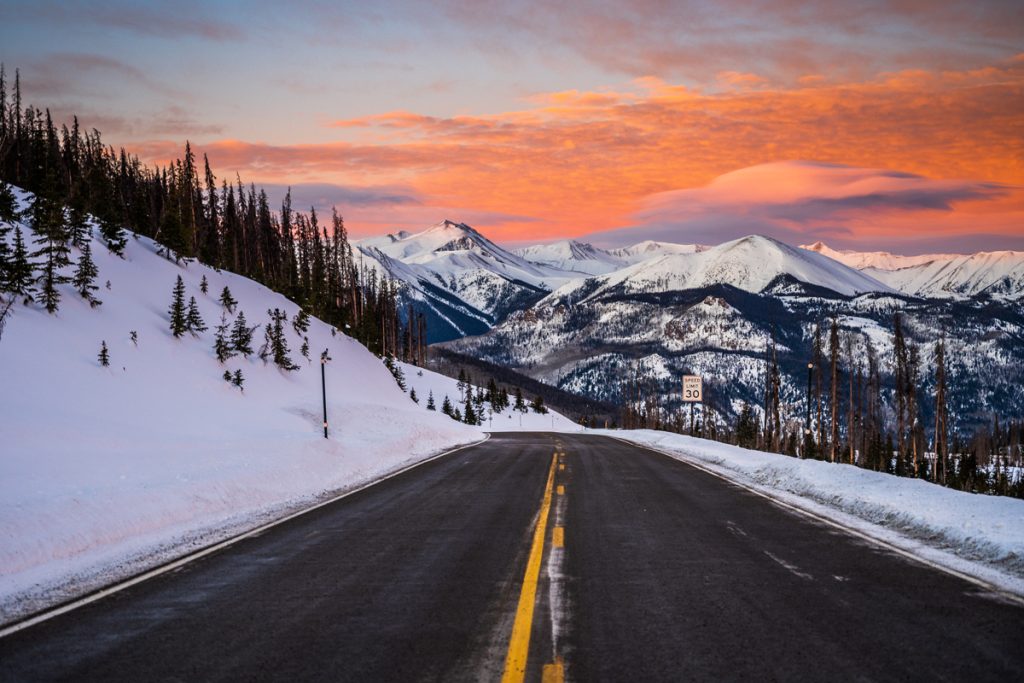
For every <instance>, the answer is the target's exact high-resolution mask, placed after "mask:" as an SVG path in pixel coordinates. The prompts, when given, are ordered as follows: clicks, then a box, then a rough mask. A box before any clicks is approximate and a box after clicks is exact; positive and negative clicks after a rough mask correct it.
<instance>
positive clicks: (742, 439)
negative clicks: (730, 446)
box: [736, 401, 757, 448]
mask: <svg viewBox="0 0 1024 683" xmlns="http://www.w3.org/2000/svg"><path fill="white" fill-rule="evenodd" d="M736 445H737V446H739V447H740V448H754V447H755V446H757V420H756V419H755V418H754V411H753V409H752V408H751V407H750V404H749V403H747V402H746V401H744V402H743V407H742V408H741V409H740V417H739V420H738V421H737V422H736Z"/></svg>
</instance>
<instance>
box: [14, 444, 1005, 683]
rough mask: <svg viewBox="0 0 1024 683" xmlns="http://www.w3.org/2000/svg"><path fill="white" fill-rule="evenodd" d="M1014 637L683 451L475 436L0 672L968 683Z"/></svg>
mask: <svg viewBox="0 0 1024 683" xmlns="http://www.w3.org/2000/svg"><path fill="white" fill-rule="evenodd" d="M538 521H542V522H543V526H542V527H538ZM1022 643H1024V608H1022V607H1021V606H1019V605H1017V604H1015V603H1013V602H1010V601H1007V600H1005V599H1001V598H1000V597H999V596H997V595H993V594H990V593H987V592H986V591H984V590H983V589H979V588H978V587H977V586H975V585H973V584H971V583H968V582H966V581H964V580H961V579H958V578H956V577H954V576H950V575H948V574H945V573H942V572H940V571H937V570H934V569H931V568H929V567H926V566H924V565H921V564H918V563H916V562H914V561H911V560H908V559H906V558H904V557H902V556H900V555H896V554H893V553H890V552H887V551H885V550H883V549H881V548H879V547H877V546H875V545H873V544H870V543H868V542H865V541H863V540H861V539H858V538H857V537H854V536H851V535H849V534H846V533H845V532H843V531H840V530H838V529H836V528H834V527H831V526H828V525H826V524H823V523H820V522H817V521H815V520H812V519H810V518H807V517H803V516H800V515H798V514H796V513H794V512H792V511H790V510H788V509H785V508H782V507H779V506H776V505H775V504H773V503H772V502H770V501H769V500H767V499H765V498H763V497H761V496H757V495H755V494H752V493H749V492H747V491H745V490H744V489H742V488H739V487H736V486H733V485H731V484H729V483H727V482H724V481H723V480H721V479H719V478H717V477H714V476H712V475H709V474H707V473H705V472H703V471H701V470H698V469H695V468H693V467H690V466H688V465H686V464H683V463H680V462H677V461H675V460H672V459H670V458H668V457H665V456H662V455H659V454H656V453H653V452H651V451H649V450H645V449H642V448H638V447H634V446H631V445H628V444H626V443H624V442H621V441H618V440H615V439H610V438H607V437H601V436H594V435H569V434H563V435H557V434H544V433H536V434H498V435H495V436H494V437H492V438H491V439H490V440H489V441H487V442H486V443H484V444H481V445H479V446H475V447H472V448H468V449H465V450H461V451H458V452H455V453H453V454H451V455H448V456H445V457H442V458H439V459H437V460H434V461H432V462H429V463H427V464H425V465H422V466H420V467H418V468H415V469H413V470H410V471H408V472H405V473H403V474H401V475H399V476H396V477H393V478H391V479H388V480H386V481H384V482H382V483H380V484H378V485H376V486H373V487H370V488H368V489H365V490H363V491H361V492H359V493H357V494H354V495H352V496H349V497H347V498H344V499H342V500H340V501H338V502H337V503H333V504H331V505H328V506H325V507H322V508H320V509H318V510H315V511H313V512H310V513H309V514H306V515H303V516H301V517H298V518H295V519H293V520H290V521H288V522H286V523H284V524H281V525H278V526H276V527H274V528H272V529H269V530H267V531H265V532H263V533H262V534H260V535H259V536H257V537H251V538H247V539H244V540H242V541H240V542H238V543H236V544H235V545H233V546H231V547H229V548H227V549H225V550H223V551H220V552H218V553H215V554H212V555H209V556H207V557H204V558H201V559H199V560H197V561H195V562H193V563H190V564H188V565H185V566H184V567H182V568H180V569H178V570H176V571H174V572H170V573H167V574H164V575H161V576H158V577H156V578H154V579H151V580H149V581H146V582H144V583H141V584H138V585H135V586H132V587H131V588H128V589H126V590H124V591H121V592H118V593H116V594H115V595H113V596H111V597H109V598H105V599H103V600H100V601H97V602H94V603H92V604H89V605H87V606H85V607H82V608H80V609H77V610H74V611H72V612H69V613H67V614H63V615H61V616H58V617H55V618H54V619H51V620H48V621H45V622H43V623H41V624H38V625H36V626H33V627H30V628H28V629H25V630H23V631H19V632H18V633H15V634H13V635H11V636H8V637H6V638H3V639H0V680H3V681H8V680H19V681H20V680H30V681H36V680H102V681H143V680H145V681H155V680H203V681H221V680H223V681H229V680H230V681H237V680H324V681H421V680H422V681H432V680H443V681H460V680H466V681H477V680H501V679H502V676H503V675H504V676H506V680H520V679H522V678H523V677H525V680H560V679H563V678H564V679H565V680H575V681H602V680H604V681H680V680H829V681H842V680H968V679H969V680H971V681H972V683H973V682H976V681H985V680H993V681H1008V680H1019V677H1020V676H1021V672H1022V671H1024V645H1022Z"/></svg>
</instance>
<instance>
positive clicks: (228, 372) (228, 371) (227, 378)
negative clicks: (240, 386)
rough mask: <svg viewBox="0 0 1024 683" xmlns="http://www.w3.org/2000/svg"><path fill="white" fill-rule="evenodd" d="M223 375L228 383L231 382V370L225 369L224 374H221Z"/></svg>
mask: <svg viewBox="0 0 1024 683" xmlns="http://www.w3.org/2000/svg"><path fill="white" fill-rule="evenodd" d="M221 377H223V378H224V381H225V382H227V383H228V384H231V371H230V370H225V371H224V374H223V375H221Z"/></svg>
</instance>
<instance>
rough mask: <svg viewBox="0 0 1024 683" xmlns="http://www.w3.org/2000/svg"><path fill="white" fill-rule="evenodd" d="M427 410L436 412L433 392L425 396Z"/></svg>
mask: <svg viewBox="0 0 1024 683" xmlns="http://www.w3.org/2000/svg"><path fill="white" fill-rule="evenodd" d="M427 410H435V411H436V410H437V406H436V405H435V404H434V392H433V390H431V391H430V393H428V394H427Z"/></svg>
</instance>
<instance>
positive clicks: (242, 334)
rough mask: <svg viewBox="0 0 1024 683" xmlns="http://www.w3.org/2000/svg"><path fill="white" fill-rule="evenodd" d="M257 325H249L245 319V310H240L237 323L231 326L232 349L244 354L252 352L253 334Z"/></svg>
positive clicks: (236, 319)
mask: <svg viewBox="0 0 1024 683" xmlns="http://www.w3.org/2000/svg"><path fill="white" fill-rule="evenodd" d="M255 331H256V327H249V326H248V324H247V323H246V321H245V311H239V312H238V317H237V318H235V324H234V325H233V326H232V327H231V349H232V350H233V351H235V352H236V353H240V354H242V355H243V356H248V355H250V354H251V353H252V335H253V332H255Z"/></svg>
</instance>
